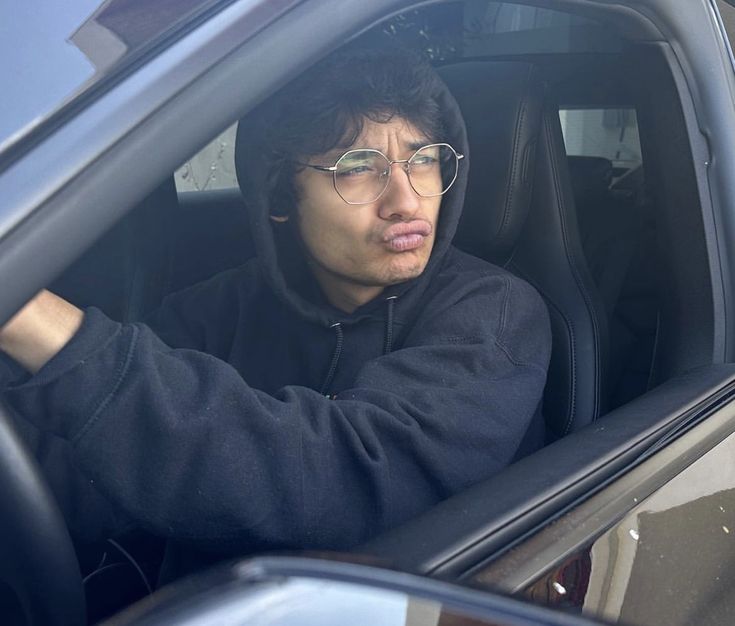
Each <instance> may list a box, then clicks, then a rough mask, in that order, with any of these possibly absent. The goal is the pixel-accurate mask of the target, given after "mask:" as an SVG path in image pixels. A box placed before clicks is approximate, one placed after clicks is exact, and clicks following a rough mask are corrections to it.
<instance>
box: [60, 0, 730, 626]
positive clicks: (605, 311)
mask: <svg viewBox="0 0 735 626" xmlns="http://www.w3.org/2000/svg"><path fill="white" fill-rule="evenodd" d="M550 4H551V3H548V4H545V5H544V7H547V6H549V5H550ZM560 9H565V10H560ZM566 9H568V10H566ZM572 9H573V7H567V6H566V5H564V6H562V7H556V6H555V8H553V9H551V8H539V7H537V6H534V5H519V4H513V3H508V2H493V1H488V0H482V1H477V0H467V1H466V2H450V3H435V4H429V5H425V6H420V7H418V8H415V9H411V10H409V11H405V12H404V13H402V14H401V15H398V16H393V17H391V18H389V19H388V20H385V21H384V22H381V23H379V24H377V25H375V26H374V27H373V28H374V29H376V30H382V31H384V32H387V33H390V34H391V35H393V36H395V37H397V38H399V39H402V40H404V41H405V42H406V43H407V44H408V45H420V46H422V47H423V48H424V49H425V50H426V51H427V54H428V55H429V56H430V58H431V59H432V62H433V63H434V64H435V66H436V67H437V69H438V71H439V72H440V74H441V76H442V77H443V79H444V80H445V81H446V83H447V84H448V86H449V87H450V90H451V91H452V93H453V95H454V96H455V98H456V99H457V101H458V103H459V105H460V108H461V110H462V113H463V115H464V117H465V121H466V125H467V130H468V136H469V142H470V154H471V156H470V158H471V170H470V178H469V187H468V190H467V197H466V203H465V210H464V214H463V218H462V221H461V223H460V227H459V231H458V233H457V236H456V239H455V245H457V246H458V247H459V248H461V249H462V250H465V251H467V252H469V253H471V254H474V255H476V256H478V257H481V258H483V259H486V260H488V261H490V262H492V263H495V264H497V265H500V266H503V267H505V268H507V269H508V270H509V271H511V272H512V273H514V274H516V275H518V276H520V277H522V278H524V279H525V280H526V281H528V282H529V283H531V284H532V285H533V286H534V287H535V288H536V289H537V290H538V291H539V292H540V293H541V294H542V296H543V297H544V300H545V301H546V304H547V306H548V310H549V314H550V318H551V322H552V334H553V352H552V361H551V365H550V369H549V375H548V381H547V386H546V390H545V394H544V400H543V408H544V416H545V419H546V442H547V444H548V445H547V446H546V447H545V448H544V449H542V450H540V451H530V450H525V449H521V450H520V451H519V454H518V461H517V462H516V463H514V464H513V465H512V466H511V467H509V468H508V469H507V470H506V471H504V472H502V473H501V474H499V475H498V476H496V477H493V478H492V479H490V480H489V481H488V482H487V484H483V485H478V486H477V487H475V488H473V489H471V490H469V491H468V492H467V493H464V494H459V495H458V496H457V497H455V498H452V499H450V500H449V501H447V502H445V503H443V504H442V505H440V506H439V507H437V510H436V511H431V512H428V513H427V515H426V516H425V517H422V518H421V519H418V520H416V521H415V523H411V524H409V525H407V526H406V528H402V529H396V531H395V532H392V533H388V534H387V535H386V536H384V537H378V538H376V539H375V541H373V542H371V543H370V544H369V545H367V546H363V547H360V548H358V549H357V552H359V553H364V554H370V555H373V556H374V557H375V558H377V559H380V560H381V561H382V562H385V563H386V564H390V565H395V566H398V567H403V568H407V569H410V570H413V571H420V572H423V573H430V574H434V575H438V576H443V577H445V578H449V579H455V580H456V579H466V578H467V577H469V576H470V575H471V573H472V572H473V571H476V570H477V568H478V567H481V566H483V565H484V564H486V563H487V562H488V560H489V559H490V558H491V557H492V556H493V555H495V554H497V553H498V551H499V550H501V549H502V550H507V548H508V546H510V545H512V543H513V541H517V540H518V539H519V538H520V537H522V536H525V535H526V534H527V533H530V532H532V531H533V529H534V528H535V526H534V525H535V524H536V523H538V521H539V520H542V519H545V518H546V517H548V513H549V512H550V511H553V510H556V511H562V510H563V509H564V507H568V506H571V505H572V504H573V503H574V502H575V501H576V498H578V497H580V495H581V494H583V493H584V492H585V491H586V490H588V489H589V485H590V484H593V483H595V482H597V483H600V482H601V480H602V479H601V476H603V475H604V476H612V475H614V473H615V472H616V471H619V470H620V468H621V467H623V466H624V465H625V463H630V462H631V461H632V460H633V459H634V458H636V456H637V455H638V454H640V452H641V451H642V450H645V449H646V448H647V447H648V446H650V445H651V443H652V442H654V441H656V438H657V434H658V433H659V430H660V425H661V424H662V423H663V422H664V421H665V420H666V417H667V415H670V414H671V412H672V411H674V410H680V409H681V405H680V404H679V405H677V402H679V400H678V399H679V398H688V399H692V398H694V399H696V398H697V397H700V396H702V395H703V394H705V393H706V392H707V391H708V390H709V389H711V388H712V387H713V386H715V385H717V384H719V383H720V382H721V380H722V379H723V376H732V373H731V372H730V371H729V370H728V371H727V372H726V373H722V372H721V371H720V370H716V369H713V368H712V364H713V357H712V355H713V346H714V342H715V341H716V337H715V330H714V317H715V312H714V304H713V294H712V289H713V288H712V281H711V279H710V259H709V256H708V254H709V253H708V248H707V225H706V223H705V221H704V220H703V217H702V205H701V203H702V197H703V196H702V194H701V193H700V184H701V181H699V180H698V174H697V171H696V168H695V164H694V160H693V156H692V149H691V145H690V132H691V128H692V127H693V125H694V124H695V123H694V122H693V120H692V110H691V104H690V103H689V102H688V100H687V98H688V96H687V95H686V89H683V88H682V84H681V76H680V74H679V73H678V72H679V70H677V69H676V67H675V64H673V63H672V58H671V55H670V50H669V46H668V44H666V43H665V42H661V41H657V40H655V39H654V38H650V37H649V34H650V30H649V29H650V25H647V24H645V23H643V22H642V21H640V19H639V17H635V16H634V15H632V14H631V15H630V16H629V19H627V20H624V19H615V20H613V19H610V18H609V17H607V15H606V14H605V12H604V10H602V9H601V10H600V11H599V12H598V13H594V12H590V11H589V9H585V11H584V12H583V13H575V12H574V11H573V10H572ZM245 141H247V137H244V136H242V135H241V134H240V133H238V134H237V136H236V139H235V142H234V145H233V146H231V156H229V157H228V158H230V159H232V161H233V168H234V169H235V171H237V170H238V167H239V160H238V158H237V155H238V151H239V146H241V145H242V143H243V142H245ZM183 157H184V155H182V158H183ZM177 185H178V188H177ZM253 254H254V249H253V244H252V240H251V237H250V233H249V222H248V190H247V189H239V188H238V187H237V186H234V183H233V184H230V185H229V186H227V185H222V186H215V185H213V186H212V188H210V187H208V186H205V187H204V188H200V189H195V190H185V189H184V188H182V186H181V185H180V180H178V179H176V177H175V175H174V173H173V172H172V173H171V176H170V177H169V178H167V179H166V180H163V181H161V183H160V185H159V187H158V188H157V189H156V190H155V191H154V192H153V193H152V194H150V195H149V196H148V197H147V198H146V199H145V200H144V201H143V202H141V203H140V204H139V205H138V206H137V207H135V208H134V209H133V210H132V211H130V212H129V213H128V214H127V215H126V216H125V217H124V218H123V219H121V220H120V221H119V222H118V223H117V224H116V225H115V226H114V227H113V228H112V229H111V230H110V231H108V232H107V233H106V234H105V235H104V236H103V237H102V238H101V239H99V240H98V241H97V242H96V243H95V244H94V245H93V246H92V247H91V248H90V249H88V250H87V251H86V252H85V253H84V254H82V255H81V256H80V257H79V258H78V259H77V260H76V261H75V262H74V264H73V265H71V266H70V267H68V268H67V269H66V270H65V271H64V272H63V273H62V274H61V275H60V276H59V277H58V278H57V279H56V280H55V281H54V282H53V284H51V285H50V286H49V288H50V289H51V290H52V291H55V292H56V293H58V294H60V295H62V296H64V297H66V298H67V299H69V300H70V301H71V302H73V303H75V304H77V305H78V306H82V307H84V306H91V305H93V306H96V307H99V308H101V309H102V310H103V311H105V312H106V313H107V314H108V315H110V316H111V317H112V318H114V319H118V320H120V321H131V320H141V319H144V318H145V316H146V314H147V313H149V312H151V311H152V310H154V309H155V308H156V306H157V305H158V304H160V302H161V301H162V299H163V298H164V297H165V296H166V295H167V294H169V293H173V292H175V291H178V290H180V289H183V288H186V287H187V286H190V285H193V284H195V283H197V282H199V281H201V280H205V279H206V278H208V277H210V276H213V275H214V274H216V273H218V272H220V271H222V270H225V269H228V268H231V267H236V266H238V265H240V264H242V263H244V262H245V261H247V260H248V259H249V258H250V257H252V256H253ZM111 276H113V277H115V279H114V280H110V277H111ZM692 371H694V372H695V373H694V374H691V372H692ZM697 372H700V373H697ZM682 377H683V378H682ZM674 380H675V381H676V386H677V387H676V388H677V389H678V390H679V392H678V395H677V396H675V397H674V396H672V394H671V390H672V389H673V388H674V387H673V386H672V382H671V381H674ZM682 381H683V382H682ZM691 404H692V406H694V404H695V401H694V400H691ZM603 430H604V431H605V434H604V436H603V434H602V431H603ZM575 437H576V438H575ZM460 510H463V511H465V514H464V515H462V516H460V515H458V514H457V512H458V511H460ZM467 511H469V513H467ZM420 538H421V539H420ZM76 547H77V549H78V555H79V558H80V561H81V563H82V569H83V575H84V576H85V586H86V590H87V601H88V609H89V619H90V622H93V621H96V620H98V619H101V618H103V617H105V616H107V615H110V614H111V613H112V612H114V611H115V610H118V609H119V608H121V607H122V606H125V605H127V604H129V603H130V602H131V601H133V600H134V599H136V598H139V597H142V596H144V595H146V594H147V593H149V592H150V589H151V588H152V587H154V585H155V580H156V569H157V566H158V564H159V563H160V559H161V558H162V550H163V548H162V543H161V542H160V541H158V540H157V539H156V538H152V537H149V536H147V535H145V533H133V534H131V535H130V536H129V537H125V538H117V539H116V540H115V541H114V542H112V543H110V542H105V543H104V544H102V545H100V544H95V545H83V544H81V543H80V544H77V546H76Z"/></svg>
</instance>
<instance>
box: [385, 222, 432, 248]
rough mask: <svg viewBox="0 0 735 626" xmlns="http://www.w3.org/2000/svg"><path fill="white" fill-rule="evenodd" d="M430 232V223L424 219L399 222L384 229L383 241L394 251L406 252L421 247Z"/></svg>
mask: <svg viewBox="0 0 735 626" xmlns="http://www.w3.org/2000/svg"><path fill="white" fill-rule="evenodd" d="M431 232H432V228H431V224H429V222H427V221H425V220H413V221H411V222H401V223H400V224H393V226H389V227H388V228H387V229H386V230H385V232H384V233H383V242H384V243H385V244H387V245H388V247H389V248H390V249H391V250H394V251H395V252H406V251H407V250H415V249H416V248H419V247H421V246H422V245H423V244H424V241H425V240H426V238H427V237H428V236H429V235H431Z"/></svg>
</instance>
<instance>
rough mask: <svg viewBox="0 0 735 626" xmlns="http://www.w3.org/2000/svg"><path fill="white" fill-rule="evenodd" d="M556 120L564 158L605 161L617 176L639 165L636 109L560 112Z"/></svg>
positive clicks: (639, 151)
mask: <svg viewBox="0 0 735 626" xmlns="http://www.w3.org/2000/svg"><path fill="white" fill-rule="evenodd" d="M559 119H560V120H561V128H562V133H563V135H564V146H565V148H566V151H567V155H569V156H584V157H601V158H604V159H608V160H610V161H611V162H612V164H613V167H614V168H615V169H616V170H617V172H616V173H617V174H618V175H620V174H622V173H624V172H625V171H626V170H631V169H634V168H635V167H638V166H639V165H640V164H641V162H642V160H641V143H640V137H639V133H638V120H637V118H636V113H635V109H633V108H604V109H603V108H595V109H586V108H584V109H583V108H574V109H560V111H559Z"/></svg>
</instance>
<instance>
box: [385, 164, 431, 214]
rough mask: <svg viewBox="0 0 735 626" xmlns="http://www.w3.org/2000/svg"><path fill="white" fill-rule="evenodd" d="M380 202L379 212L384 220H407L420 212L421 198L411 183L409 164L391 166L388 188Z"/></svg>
mask: <svg viewBox="0 0 735 626" xmlns="http://www.w3.org/2000/svg"><path fill="white" fill-rule="evenodd" d="M379 202H380V208H379V209H378V212H379V214H380V217H382V218H383V219H394V218H396V217H398V218H401V219H406V218H408V217H411V216H412V215H414V214H415V213H416V211H418V210H419V207H420V205H421V201H420V197H419V195H418V194H417V193H416V192H415V191H414V189H413V187H412V186H411V181H410V180H409V179H408V164H407V163H393V164H392V165H391V175H390V181H388V188H387V189H386V190H385V193H384V194H383V196H382V197H381V198H380V200H379Z"/></svg>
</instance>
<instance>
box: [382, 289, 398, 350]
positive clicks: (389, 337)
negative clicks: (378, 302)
mask: <svg viewBox="0 0 735 626" xmlns="http://www.w3.org/2000/svg"><path fill="white" fill-rule="evenodd" d="M397 297H398V296H390V297H388V298H386V299H385V301H386V302H387V303H388V315H387V317H386V319H385V343H384V344H383V354H388V353H389V352H390V351H391V350H392V349H393V307H394V306H395V302H396V298H397Z"/></svg>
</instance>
